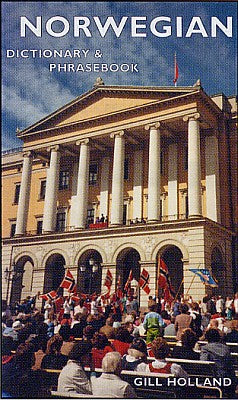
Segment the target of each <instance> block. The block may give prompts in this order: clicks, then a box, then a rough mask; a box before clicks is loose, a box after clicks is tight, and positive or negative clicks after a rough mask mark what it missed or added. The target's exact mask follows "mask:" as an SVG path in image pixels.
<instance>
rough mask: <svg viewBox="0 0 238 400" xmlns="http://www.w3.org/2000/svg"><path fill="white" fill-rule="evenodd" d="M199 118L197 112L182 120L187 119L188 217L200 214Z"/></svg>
mask: <svg viewBox="0 0 238 400" xmlns="http://www.w3.org/2000/svg"><path fill="white" fill-rule="evenodd" d="M199 118H200V114H199V113H196V114H193V115H191V116H186V117H184V121H185V122H186V121H188V210H189V217H190V218H193V217H200V216H201V215H202V195H201V161H200V130H199Z"/></svg>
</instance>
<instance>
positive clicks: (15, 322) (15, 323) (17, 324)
mask: <svg viewBox="0 0 238 400" xmlns="http://www.w3.org/2000/svg"><path fill="white" fill-rule="evenodd" d="M12 327H13V329H17V328H21V327H22V323H21V322H20V321H18V320H16V321H14V322H13V324H12Z"/></svg>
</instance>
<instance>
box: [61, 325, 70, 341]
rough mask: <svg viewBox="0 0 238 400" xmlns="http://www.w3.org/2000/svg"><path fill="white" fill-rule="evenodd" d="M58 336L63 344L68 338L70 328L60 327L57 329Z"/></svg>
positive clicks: (67, 326) (66, 326)
mask: <svg viewBox="0 0 238 400" xmlns="http://www.w3.org/2000/svg"><path fill="white" fill-rule="evenodd" d="M59 334H60V336H61V337H62V339H63V341H64V342H67V341H68V340H69V338H70V334H71V331H70V326H69V325H62V326H61V327H60V329H59Z"/></svg>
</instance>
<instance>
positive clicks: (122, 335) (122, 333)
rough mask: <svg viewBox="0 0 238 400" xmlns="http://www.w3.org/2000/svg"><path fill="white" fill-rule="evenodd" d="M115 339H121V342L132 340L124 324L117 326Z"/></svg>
mask: <svg viewBox="0 0 238 400" xmlns="http://www.w3.org/2000/svg"><path fill="white" fill-rule="evenodd" d="M115 339H116V340H119V341H120V342H124V343H130V342H131V336H130V333H129V332H128V330H127V329H126V328H124V327H123V326H120V327H119V328H117V330H116V334H115Z"/></svg>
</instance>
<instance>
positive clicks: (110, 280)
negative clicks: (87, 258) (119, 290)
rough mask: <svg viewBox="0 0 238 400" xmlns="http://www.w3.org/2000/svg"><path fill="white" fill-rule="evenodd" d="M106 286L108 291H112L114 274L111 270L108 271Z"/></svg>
mask: <svg viewBox="0 0 238 400" xmlns="http://www.w3.org/2000/svg"><path fill="white" fill-rule="evenodd" d="M104 286H106V287H107V288H108V289H110V287H111V286H112V273H111V271H110V269H108V270H107V275H106V278H105V282H104Z"/></svg>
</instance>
